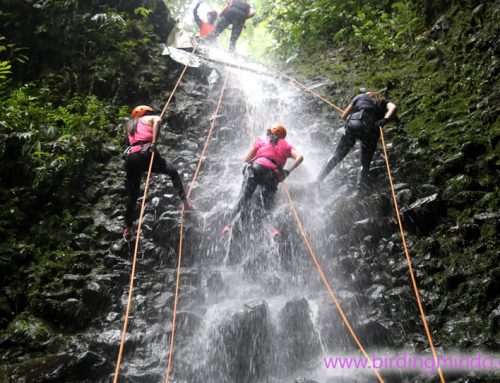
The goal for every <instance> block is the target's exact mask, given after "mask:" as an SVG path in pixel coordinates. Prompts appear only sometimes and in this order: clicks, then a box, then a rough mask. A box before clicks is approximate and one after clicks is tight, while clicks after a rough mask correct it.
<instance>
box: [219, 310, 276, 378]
mask: <svg viewBox="0 0 500 383" xmlns="http://www.w3.org/2000/svg"><path fill="white" fill-rule="evenodd" d="M220 333H221V334H222V338H223V341H224V346H225V350H226V356H227V358H228V359H227V363H228V369H229V375H230V377H231V379H232V380H233V381H235V382H242V383H246V382H253V381H255V380H256V379H259V378H261V377H262V376H264V374H265V373H266V371H267V370H268V367H269V366H268V361H269V351H270V328H269V313H268V307H267V304H266V303H265V302H263V301H257V302H252V303H248V304H246V305H245V307H244V308H243V309H242V310H241V311H239V312H237V313H236V314H234V315H233V317H232V318H231V319H230V320H229V322H228V323H226V324H224V325H223V326H222V327H221V329H220Z"/></svg>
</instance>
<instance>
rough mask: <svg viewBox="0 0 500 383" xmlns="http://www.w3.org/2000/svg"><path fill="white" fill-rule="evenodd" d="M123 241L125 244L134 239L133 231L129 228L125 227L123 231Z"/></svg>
mask: <svg viewBox="0 0 500 383" xmlns="http://www.w3.org/2000/svg"><path fill="white" fill-rule="evenodd" d="M123 239H124V240H125V242H132V240H133V239H134V229H133V228H131V227H126V228H125V229H123Z"/></svg>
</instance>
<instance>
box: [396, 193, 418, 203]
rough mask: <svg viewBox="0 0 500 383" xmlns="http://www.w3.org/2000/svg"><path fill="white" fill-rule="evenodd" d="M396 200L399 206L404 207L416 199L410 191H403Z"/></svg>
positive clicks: (397, 195)
mask: <svg viewBox="0 0 500 383" xmlns="http://www.w3.org/2000/svg"><path fill="white" fill-rule="evenodd" d="M396 200H397V201H398V205H399V206H400V207H403V206H408V205H410V204H411V203H412V202H413V201H414V200H415V198H414V197H413V193H412V192H411V190H410V189H403V190H400V191H398V192H397V194H396Z"/></svg>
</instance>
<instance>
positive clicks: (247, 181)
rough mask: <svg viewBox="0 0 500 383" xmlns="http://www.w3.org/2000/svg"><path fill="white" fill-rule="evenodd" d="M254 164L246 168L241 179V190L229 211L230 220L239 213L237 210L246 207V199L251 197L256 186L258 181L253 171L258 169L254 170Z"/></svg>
mask: <svg viewBox="0 0 500 383" xmlns="http://www.w3.org/2000/svg"><path fill="white" fill-rule="evenodd" d="M254 166H255V165H252V166H251V167H249V168H248V170H247V172H246V174H245V178H244V179H243V184H242V185H241V191H240V194H239V196H238V199H237V200H236V204H235V205H234V208H233V210H232V211H231V216H230V220H231V222H233V221H234V219H235V218H236V216H237V215H238V214H239V212H240V211H241V210H242V209H243V208H244V207H246V205H247V204H248V201H249V200H250V198H252V195H253V193H254V192H255V189H256V188H257V185H258V182H257V178H256V177H255V172H258V171H259V170H258V169H257V170H254Z"/></svg>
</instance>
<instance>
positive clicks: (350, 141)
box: [318, 125, 356, 181]
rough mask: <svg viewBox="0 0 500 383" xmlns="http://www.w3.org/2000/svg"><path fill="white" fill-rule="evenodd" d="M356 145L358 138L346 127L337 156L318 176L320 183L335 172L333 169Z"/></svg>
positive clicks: (332, 158) (336, 152)
mask: <svg viewBox="0 0 500 383" xmlns="http://www.w3.org/2000/svg"><path fill="white" fill-rule="evenodd" d="M355 143H356V138H355V137H354V136H353V135H352V134H350V132H349V125H346V126H345V128H344V133H343V134H342V137H341V138H340V141H339V143H338V145H337V148H336V149H335V154H334V155H333V156H331V157H330V158H329V159H328V161H327V162H326V163H325V165H323V168H322V169H321V172H320V173H319V176H318V181H323V180H324V179H325V177H326V176H327V175H328V174H329V173H330V172H331V171H332V170H333V168H334V167H335V166H337V164H338V163H339V162H341V161H342V160H343V159H344V158H345V156H347V153H349V152H350V150H351V149H352V147H353V146H354V144H355Z"/></svg>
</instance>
